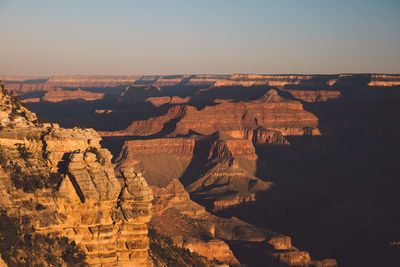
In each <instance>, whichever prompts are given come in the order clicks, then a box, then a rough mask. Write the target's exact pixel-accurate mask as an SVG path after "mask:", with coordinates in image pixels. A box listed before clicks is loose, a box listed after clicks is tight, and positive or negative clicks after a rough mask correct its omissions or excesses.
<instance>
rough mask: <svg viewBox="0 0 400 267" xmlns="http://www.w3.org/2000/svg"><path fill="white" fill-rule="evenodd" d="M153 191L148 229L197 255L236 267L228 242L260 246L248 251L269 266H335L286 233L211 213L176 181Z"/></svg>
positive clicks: (236, 262) (153, 188) (257, 260)
mask: <svg viewBox="0 0 400 267" xmlns="http://www.w3.org/2000/svg"><path fill="white" fill-rule="evenodd" d="M152 190H153V192H154V197H155V199H154V202H153V207H152V209H153V217H152V219H151V221H150V226H151V228H153V229H155V230H156V231H157V232H160V233H163V234H164V235H166V236H168V237H170V238H171V240H172V241H173V242H174V243H175V244H177V245H179V246H182V247H184V248H187V249H189V250H190V251H192V252H196V253H198V254H199V255H202V256H205V257H207V258H209V259H217V260H218V261H220V262H222V263H225V264H229V265H230V266H238V265H239V262H238V259H237V258H236V256H235V255H234V254H233V252H232V250H231V248H230V246H228V243H230V244H232V243H233V244H235V243H236V242H239V243H246V244H253V245H256V246H258V247H262V249H261V250H254V252H253V253H250V255H251V256H254V257H255V258H256V260H255V262H258V264H259V263H260V262H261V261H262V262H264V263H265V264H268V263H270V264H271V266H286V265H287V266H298V265H301V266H310V267H311V266H337V264H336V265H333V263H336V261H335V260H330V259H326V260H324V261H313V260H311V258H310V255H309V253H308V252H306V251H300V250H298V249H297V248H295V247H294V246H293V245H292V243H291V238H290V237H288V236H284V235H281V234H278V233H276V232H273V231H270V230H266V229H262V228H257V227H255V226H253V225H251V224H248V223H245V222H243V221H241V220H239V219H237V218H220V217H217V216H214V215H211V214H210V213H209V212H207V211H205V210H204V208H203V207H202V206H200V205H198V204H196V203H194V202H193V201H192V200H191V199H190V197H189V194H188V193H187V192H186V191H185V189H184V188H183V186H182V184H181V183H180V182H179V181H178V180H173V181H172V182H171V183H170V184H169V185H168V186H166V187H163V188H159V187H152ZM260 244H262V245H260ZM257 253H258V255H257ZM323 264H326V265H323ZM328 264H332V265H328Z"/></svg>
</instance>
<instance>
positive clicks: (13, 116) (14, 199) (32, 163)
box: [0, 89, 152, 266]
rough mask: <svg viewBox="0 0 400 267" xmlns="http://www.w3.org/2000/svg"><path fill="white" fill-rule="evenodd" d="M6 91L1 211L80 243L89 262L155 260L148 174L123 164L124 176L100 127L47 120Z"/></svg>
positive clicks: (1, 103) (0, 120)
mask: <svg viewBox="0 0 400 267" xmlns="http://www.w3.org/2000/svg"><path fill="white" fill-rule="evenodd" d="M0 94H1V98H0V107H1V111H0V124H1V130H0V145H1V147H0V148H1V151H0V152H1V159H2V160H1V164H2V165H1V168H0V184H1V186H0V194H1V201H0V209H1V210H3V211H5V212H6V214H7V215H8V216H10V217H13V218H28V223H29V225H30V226H31V227H32V228H33V229H35V233H37V234H43V235H45V236H50V237H61V236H64V237H68V238H69V239H70V240H73V241H75V242H76V244H77V245H78V246H79V247H80V248H81V249H82V250H83V251H84V252H85V254H86V262H87V263H88V264H90V265H93V266H151V265H152V263H151V261H150V259H149V257H148V252H147V251H148V238H147V222H148V221H149V220H150V217H151V210H150V209H151V203H150V202H151V200H152V194H151V191H150V189H149V188H148V186H147V183H146V181H145V180H144V178H143V177H142V176H141V175H140V174H137V173H135V172H133V170H132V169H129V168H121V169H120V172H121V179H120V180H121V181H118V180H117V178H116V176H115V174H114V167H113V165H112V164H111V154H110V152H109V151H108V150H106V149H103V148H101V146H100V145H99V141H100V140H101V138H100V137H99V135H98V134H97V133H96V132H95V131H94V130H92V129H86V130H82V129H78V128H74V129H62V128H59V127H58V126H57V125H52V124H42V123H41V122H40V121H39V120H38V119H37V118H36V115H35V114H34V113H31V112H30V111H29V110H28V109H26V108H25V107H24V106H23V105H22V104H21V103H20V102H19V101H18V99H16V98H14V97H12V96H10V95H8V93H7V92H6V91H5V90H4V89H3V90H2V91H1V92H0ZM25 223H27V222H25Z"/></svg>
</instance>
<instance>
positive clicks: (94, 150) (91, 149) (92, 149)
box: [85, 146, 106, 166]
mask: <svg viewBox="0 0 400 267" xmlns="http://www.w3.org/2000/svg"><path fill="white" fill-rule="evenodd" d="M85 152H91V153H93V154H95V155H96V161H97V162H98V163H100V164H101V165H103V166H104V164H106V160H105V159H104V158H103V157H102V156H101V154H100V151H99V149H98V148H97V147H93V146H92V147H89V148H88V149H86V151H85Z"/></svg>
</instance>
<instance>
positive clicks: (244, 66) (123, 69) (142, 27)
mask: <svg viewBox="0 0 400 267" xmlns="http://www.w3.org/2000/svg"><path fill="white" fill-rule="evenodd" d="M371 72H372V73H400V1H399V0H375V1H371V0H274V1H272V0H246V1H245V0H202V1H194V0H169V1H166V0H146V1H145V0H143V1H136V0H107V1H103V0H79V1H78V0H68V1H61V0H35V1H33V0H0V74H8V75H57V74H58V75H64V74H118V75H119V74H124V75H127V74H135V75H150V74H230V73H260V74H277V73H371Z"/></svg>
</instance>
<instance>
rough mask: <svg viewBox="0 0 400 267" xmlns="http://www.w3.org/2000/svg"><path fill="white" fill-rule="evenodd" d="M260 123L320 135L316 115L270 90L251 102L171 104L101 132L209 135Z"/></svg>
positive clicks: (286, 131)
mask: <svg viewBox="0 0 400 267" xmlns="http://www.w3.org/2000/svg"><path fill="white" fill-rule="evenodd" d="M258 127H262V128H265V129H269V130H277V131H280V132H281V133H282V134H283V135H304V134H308V133H309V132H310V129H311V134H312V135H319V134H320V133H319V130H318V128H317V127H318V118H317V117H315V116H314V115H313V114H312V113H309V112H307V111H305V110H304V109H303V105H302V104H301V103H300V102H298V101H294V100H288V99H285V98H283V97H281V96H279V95H278V93H277V92H276V91H275V90H269V91H268V92H267V93H266V94H265V95H264V96H263V97H262V98H261V99H259V100H255V101H250V102H224V103H221V104H218V105H214V106H206V107H205V108H204V109H202V110H198V109H197V108H195V107H193V106H187V105H182V106H174V107H171V108H170V109H169V110H168V112H167V114H165V115H161V116H159V117H153V118H150V119H148V120H145V121H135V122H133V123H132V124H131V125H130V126H129V127H127V128H126V129H125V130H122V131H119V132H101V135H104V136H119V135H139V136H149V135H154V134H160V133H162V131H164V132H165V133H168V134H170V135H178V134H180V135H187V134H189V132H190V131H192V132H195V133H199V134H202V135H210V134H212V133H214V132H216V131H222V132H228V131H233V130H242V129H245V128H254V129H256V128H258Z"/></svg>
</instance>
